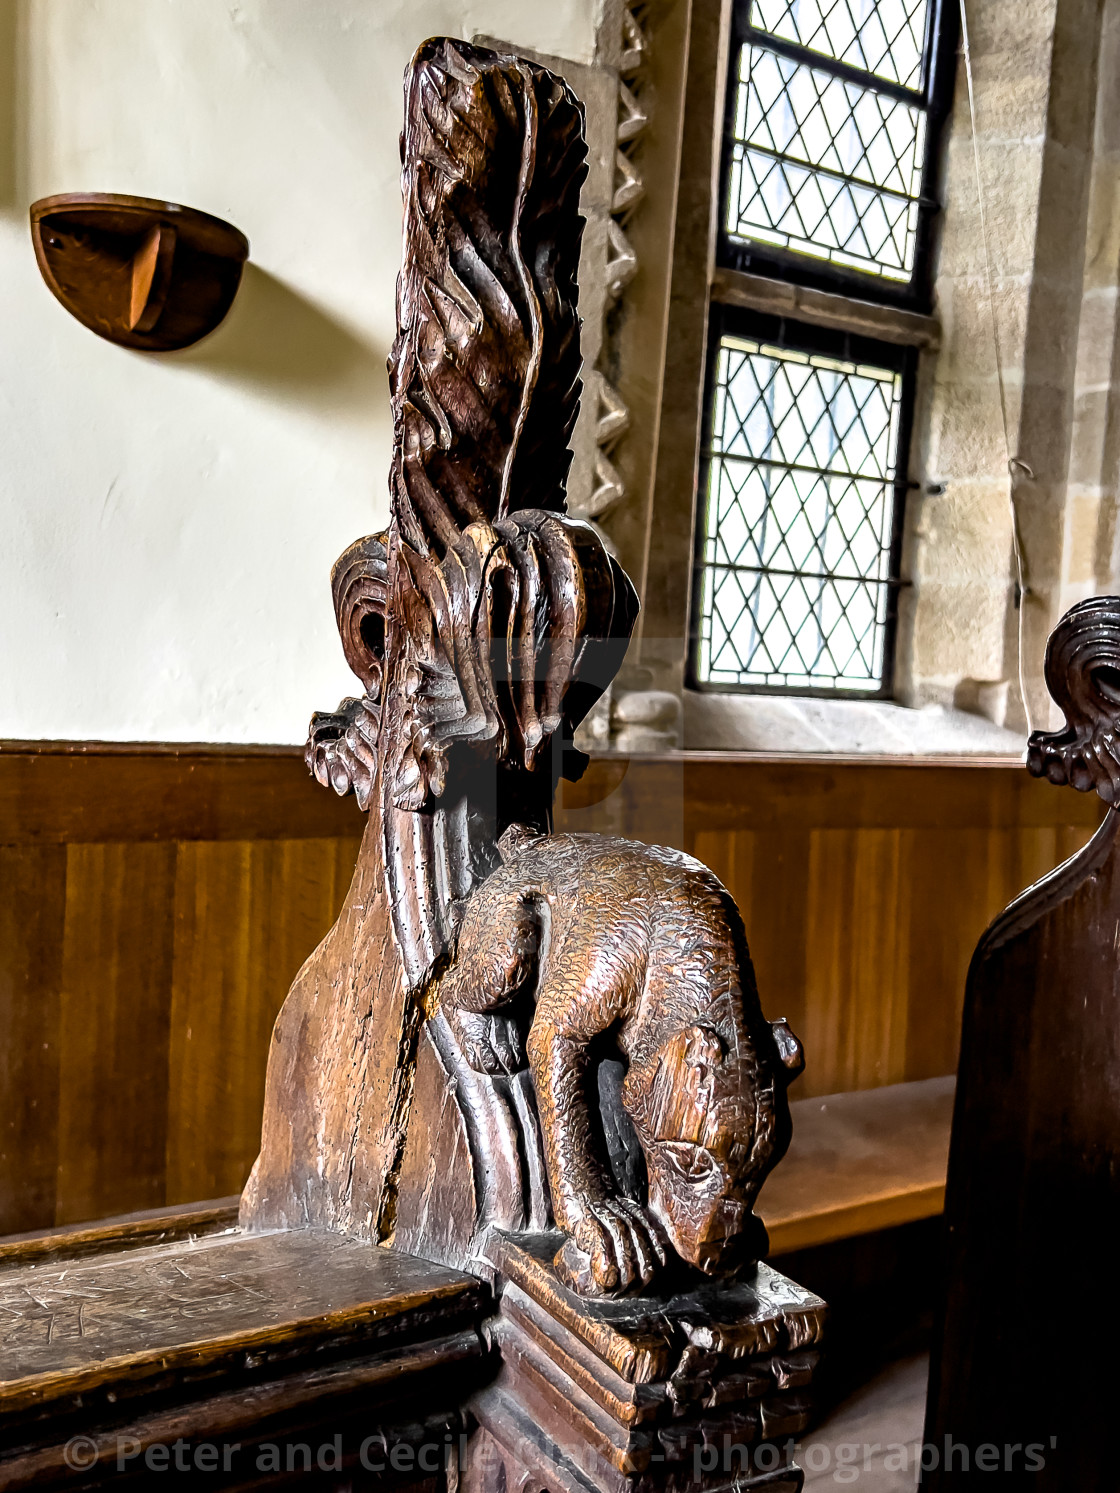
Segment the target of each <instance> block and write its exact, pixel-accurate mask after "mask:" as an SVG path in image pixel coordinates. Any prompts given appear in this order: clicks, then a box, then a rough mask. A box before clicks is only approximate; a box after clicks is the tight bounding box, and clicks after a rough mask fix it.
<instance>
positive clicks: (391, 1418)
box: [0, 1209, 487, 1493]
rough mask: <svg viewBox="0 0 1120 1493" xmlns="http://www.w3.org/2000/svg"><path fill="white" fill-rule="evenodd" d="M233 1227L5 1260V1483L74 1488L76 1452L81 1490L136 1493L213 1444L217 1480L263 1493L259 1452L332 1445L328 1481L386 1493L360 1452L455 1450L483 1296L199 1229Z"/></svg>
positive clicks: (442, 1274)
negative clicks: (72, 1449) (219, 1465)
mask: <svg viewBox="0 0 1120 1493" xmlns="http://www.w3.org/2000/svg"><path fill="white" fill-rule="evenodd" d="M223 1212H224V1214H225V1220H226V1221H227V1226H226V1229H225V1232H218V1233H211V1234H209V1235H208V1236H207V1235H203V1236H201V1237H200V1236H199V1235H195V1234H191V1235H190V1236H189V1237H187V1238H184V1239H179V1240H178V1241H177V1242H168V1243H163V1244H157V1243H155V1239H156V1237H157V1236H155V1235H150V1236H149V1238H148V1239H145V1238H144V1237H143V1236H142V1235H141V1234H139V1233H137V1232H136V1231H135V1226H134V1225H127V1224H126V1225H118V1226H117V1227H116V1228H115V1229H114V1230H102V1231H101V1235H102V1237H101V1241H100V1247H99V1250H98V1251H97V1252H94V1253H91V1247H92V1246H94V1244H95V1241H94V1239H93V1238H92V1236H91V1235H90V1234H89V1233H85V1234H82V1233H79V1234H75V1235H68V1236H67V1235H64V1236H61V1237H60V1238H59V1239H57V1240H56V1241H54V1245H55V1247H54V1248H53V1249H52V1250H51V1252H50V1254H44V1252H43V1245H44V1241H34V1242H31V1243H29V1244H26V1245H24V1246H22V1247H19V1248H13V1249H12V1250H11V1251H9V1255H8V1258H7V1259H6V1260H4V1261H2V1262H0V1263H3V1265H4V1267H5V1268H3V1269H2V1270H0V1322H3V1323H4V1326H3V1329H2V1333H3V1343H4V1353H3V1356H2V1359H0V1376H2V1377H0V1486H3V1487H4V1488H6V1489H8V1488H13V1489H14V1488H25V1487H36V1488H40V1487H44V1486H49V1487H54V1486H56V1485H58V1486H63V1487H65V1486H72V1485H73V1479H74V1464H73V1463H71V1462H70V1461H69V1458H68V1447H69V1446H70V1445H74V1444H77V1445H78V1447H79V1448H80V1451H81V1454H82V1456H83V1462H82V1467H83V1469H84V1470H85V1473H86V1476H87V1477H88V1478H89V1479H90V1484H86V1483H83V1486H87V1485H96V1486H101V1485H102V1482H106V1483H107V1482H113V1483H114V1485H116V1482H118V1481H119V1480H120V1474H121V1472H122V1470H123V1471H124V1472H125V1473H126V1474H130V1475H132V1476H133V1477H134V1479H135V1481H136V1484H137V1485H139V1486H145V1485H146V1484H145V1482H144V1479H145V1476H146V1474H147V1473H148V1472H149V1470H150V1469H154V1470H160V1462H159V1458H160V1457H162V1458H163V1462H162V1467H163V1469H164V1470H166V1469H167V1467H168V1462H169V1457H168V1453H169V1451H170V1453H171V1455H172V1457H175V1456H185V1458H186V1466H187V1467H190V1466H191V1465H192V1454H193V1450H194V1448H195V1447H196V1446H198V1445H199V1444H200V1443H202V1444H205V1443H207V1442H210V1443H215V1442H216V1443H217V1444H218V1447H219V1452H218V1455H219V1458H221V1459H222V1460H223V1461H224V1459H225V1455H226V1453H227V1452H228V1454H229V1456H230V1458H231V1459H233V1458H236V1460H231V1461H230V1462H228V1463H226V1468H227V1470H230V1468H232V1470H233V1471H235V1472H237V1473H240V1474H241V1477H240V1478H237V1479H235V1480H234V1481H235V1483H236V1485H237V1486H245V1485H251V1486H259V1478H258V1477H257V1476H254V1475H253V1474H254V1473H255V1472H259V1469H260V1467H261V1466H262V1465H263V1466H267V1465H268V1464H267V1463H261V1462H259V1461H258V1460H257V1448H258V1447H262V1446H264V1447H266V1446H267V1444H268V1442H269V1441H270V1440H271V1442H272V1444H274V1445H275V1444H279V1445H280V1446H281V1448H284V1447H285V1446H286V1445H290V1444H292V1443H294V1442H298V1441H307V1440H310V1442H311V1445H312V1446H313V1447H314V1446H317V1445H318V1444H320V1443H324V1444H329V1445H332V1446H333V1445H334V1444H335V1443H336V1440H337V1443H338V1446H339V1452H338V1456H339V1460H338V1461H337V1463H336V1466H335V1469H334V1470H335V1471H337V1472H339V1473H342V1472H345V1471H346V1470H347V1469H351V1470H356V1471H358V1472H359V1473H360V1474H361V1476H362V1478H363V1479H364V1480H363V1481H362V1483H361V1486H364V1487H365V1486H377V1485H378V1484H377V1481H376V1480H375V1479H374V1480H369V1479H366V1478H365V1471H364V1468H363V1466H362V1465H360V1448H361V1446H362V1445H363V1444H365V1445H367V1446H368V1445H371V1444H372V1445H376V1446H381V1445H382V1442H381V1441H380V1437H382V1436H384V1448H385V1457H384V1460H385V1464H386V1465H389V1464H388V1450H389V1448H390V1447H391V1446H392V1445H393V1444H394V1443H403V1444H404V1445H407V1446H410V1447H411V1448H412V1450H411V1452H410V1454H409V1455H410V1460H409V1462H408V1464H407V1465H408V1466H410V1467H413V1468H415V1467H416V1465H417V1464H416V1452H417V1449H418V1446H421V1445H428V1446H429V1447H431V1446H432V1445H433V1444H434V1445H435V1447H437V1448H438V1449H439V1450H440V1451H443V1450H445V1449H446V1447H447V1445H448V1444H449V1443H450V1444H453V1443H454V1438H455V1437H457V1436H458V1434H459V1433H460V1431H461V1429H462V1422H461V1416H460V1415H459V1412H458V1410H457V1402H458V1398H459V1395H460V1387H461V1382H462V1375H463V1373H464V1371H467V1372H469V1373H472V1374H473V1377H474V1378H475V1379H476V1380H477V1379H479V1378H484V1377H485V1368H484V1362H485V1355H486V1348H485V1344H484V1341H483V1338H482V1335H481V1333H480V1331H479V1324H480V1321H481V1318H482V1315H483V1313H484V1312H485V1311H486V1310H487V1295H486V1292H485V1289H484V1288H483V1287H481V1286H480V1285H479V1283H478V1282H477V1281H476V1280H474V1279H473V1278H471V1277H469V1276H463V1275H456V1274H454V1273H453V1272H450V1271H447V1270H444V1269H441V1268H440V1267H438V1266H434V1265H430V1264H428V1263H427V1262H424V1261H420V1260H414V1259H409V1258H407V1257H405V1256H403V1255H399V1254H395V1253H392V1252H390V1251H388V1250H382V1249H371V1248H369V1247H368V1246H363V1245H361V1244H357V1243H354V1242H352V1241H346V1240H343V1239H340V1238H338V1237H337V1236H325V1235H321V1234H316V1233H312V1232H310V1231H296V1232H292V1233H288V1234H277V1235H254V1236H249V1237H247V1236H245V1235H243V1234H241V1233H240V1232H239V1231H238V1230H237V1229H236V1228H235V1227H229V1226H228V1210H214V1209H211V1210H210V1211H209V1213H208V1214H202V1215H195V1217H194V1222H195V1223H197V1224H199V1225H200V1227H201V1228H202V1229H203V1230H205V1228H206V1227H213V1226H214V1225H215V1224H217V1223H218V1222H219V1215H220V1214H222V1213H223ZM151 1222H154V1220H149V1223H151ZM187 1222H188V1218H187V1216H186V1215H184V1216H181V1217H179V1218H175V1219H168V1220H166V1221H165V1226H166V1228H167V1229H168V1230H169V1231H170V1232H171V1233H174V1232H175V1231H177V1230H179V1229H181V1228H182V1227H183V1226H184V1225H185V1224H186V1223H187ZM67 1241H68V1242H67ZM67 1250H69V1253H68V1252H67ZM21 1254H22V1259H21V1258H20V1257H19V1256H20V1255H21ZM420 1406H422V1407H423V1408H419V1407H420ZM74 1436H77V1437H79V1438H80V1440H79V1441H78V1442H77V1443H73V1442H72V1441H70V1438H73V1437H74ZM371 1436H372V1437H373V1438H374V1441H373V1442H372V1443H370V1442H369V1441H367V1438H369V1437H371ZM176 1443H178V1445H179V1447H180V1448H181V1450H180V1452H179V1453H176V1452H175V1451H174V1446H175V1444H176ZM148 1447H154V1448H155V1449H156V1451H155V1460H153V1461H151V1462H146V1460H145V1453H146V1450H147V1448H148ZM160 1448H163V1450H162V1451H161V1450H160ZM239 1452H240V1455H239V1456H238V1453H239ZM283 1455H284V1453H283V1450H282V1451H281V1457H282V1458H283ZM122 1459H123V1463H124V1465H123V1469H122ZM194 1465H196V1466H197V1467H198V1468H199V1469H200V1470H203V1471H207V1470H212V1467H211V1468H209V1469H208V1468H206V1467H205V1465H204V1463H203V1462H202V1461H198V1462H197V1463H195V1464H194ZM284 1465H285V1463H284V1461H283V1460H281V1462H280V1463H279V1464H275V1463H274V1464H273V1466H278V1469H279V1470H280V1471H283V1469H284ZM367 1465H368V1464H367ZM395 1465H397V1464H394V1466H395ZM425 1465H429V1467H430V1463H429V1462H428V1457H425ZM435 1465H436V1467H437V1468H438V1466H439V1462H438V1461H437V1463H436V1464H435ZM298 1466H299V1464H298V1463H297V1467H298ZM242 1479H244V1481H242ZM223 1485H226V1484H223ZM268 1486H286V1483H285V1482H284V1479H283V1478H277V1479H269V1480H268ZM430 1493H435V1488H434V1487H433V1488H432V1489H431V1490H430Z"/></svg>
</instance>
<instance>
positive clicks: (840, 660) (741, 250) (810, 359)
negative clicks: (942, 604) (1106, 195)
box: [690, 0, 953, 697]
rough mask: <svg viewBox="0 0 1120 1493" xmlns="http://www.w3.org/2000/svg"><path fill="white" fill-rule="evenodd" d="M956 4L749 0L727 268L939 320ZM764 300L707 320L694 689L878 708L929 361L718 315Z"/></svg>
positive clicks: (723, 241) (737, 47)
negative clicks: (935, 286) (948, 8)
mask: <svg viewBox="0 0 1120 1493" xmlns="http://www.w3.org/2000/svg"><path fill="white" fill-rule="evenodd" d="M947 3H948V0H734V10H733V17H734V21H733V32H732V42H733V45H732V49H731V57H730V72H729V77H728V80H727V100H726V109H725V127H724V140H723V154H722V173H721V183H722V185H721V208H720V219H719V224H720V227H719V234H718V241H717V246H716V255H717V260H718V262H719V264H720V265H721V266H722V267H723V268H724V269H726V270H728V271H732V272H734V271H737V270H738V271H742V270H745V271H748V272H749V275H750V276H759V275H761V276H764V277H768V278H771V279H782V280H787V281H794V282H796V283H800V284H804V285H807V286H810V287H816V288H818V289H821V290H827V291H831V292H834V293H836V292H839V293H840V294H841V295H845V296H851V297H855V298H857V299H859V300H861V301H880V302H883V303H885V304H887V305H896V306H905V307H907V308H912V309H915V310H924V309H926V308H927V307H928V305H929V298H930V275H929V262H930V234H931V225H932V221H933V216H934V213H935V211H936V200H935V199H936V193H935V187H936V180H935V162H934V156H935V149H934V147H935V145H936V141H937V136H938V131H939V128H940V125H941V123H942V121H943V119H944V117H945V115H946V114H947V111H948V104H949V98H948V84H949V81H950V79H951V73H952V61H953V47H952V41H953V38H952V37H951V36H949V35H948V33H947V30H946V28H944V27H943V26H942V25H941V10H942V6H943V5H945V4H947ZM758 283H759V282H758V281H757V280H754V281H750V282H748V281H747V279H746V277H745V276H743V277H740V279H739V281H736V279H735V276H734V274H732V275H731V277H730V279H728V278H727V277H725V278H724V280H723V281H722V282H721V286H722V287H723V288H722V289H721V290H718V291H717V292H716V295H717V303H714V304H713V305H712V308H711V318H710V337H709V351H708V372H707V390H706V399H705V421H704V429H705V437H704V448H703V453H702V463H701V480H700V492H699V502H698V517H697V534H696V567H695V574H694V588H693V614H692V615H693V622H692V633H693V649H692V665H691V670H690V677H691V681H692V683H693V684H694V685H697V686H699V687H700V688H709V689H720V690H728V689H730V690H753V691H765V692H777V691H784V692H790V693H796V694H806V693H808V694H843V695H847V696H849V697H851V696H853V695H864V696H881V695H884V694H887V693H889V689H890V677H891V654H892V650H893V632H894V622H895V612H896V604H897V599H898V589H899V586H900V585H901V584H902V581H901V578H900V574H899V551H900V536H901V523H902V513H903V503H904V499H905V494H906V485H907V484H906V476H907V471H906V466H907V453H908V445H909V426H910V419H911V413H912V408H911V407H912V386H913V368H914V361H915V354H914V353H913V352H912V350H911V349H909V348H907V347H904V346H900V345H896V344H895V343H894V342H875V341H870V340H867V339H864V338H860V337H856V336H854V335H850V334H847V333H843V332H838V331H835V330H827V329H826V328H825V327H814V326H809V325H803V324H799V323H793V322H789V321H786V320H782V319H779V318H777V317H772V316H763V315H761V314H758V313H753V312H746V311H743V310H737V309H733V308H732V307H730V306H727V305H721V304H718V296H719V295H721V294H722V295H727V294H728V288H730V289H732V290H733V289H734V286H735V284H740V285H741V287H742V288H741V292H740V294H741V296H742V297H746V299H744V300H739V301H738V304H740V305H743V304H745V305H750V304H752V300H751V299H750V296H751V295H753V294H754V292H753V291H751V289H750V286H751V284H754V285H757V284H758ZM753 304H767V297H762V299H761V300H755V301H754V302H753ZM840 304H841V303H840V302H839V301H834V304H833V306H832V308H831V309H830V310H829V315H830V316H831V317H832V318H833V319H832V320H831V322H829V323H828V324H829V325H830V326H832V327H836V326H845V325H851V320H850V319H845V317H844V316H843V315H841V314H840V312H839V311H837V310H836V309H835V307H836V306H839V305H840ZM821 314H822V315H823V314H824V313H823V312H822V313H821ZM863 320H864V324H866V317H864V318H863Z"/></svg>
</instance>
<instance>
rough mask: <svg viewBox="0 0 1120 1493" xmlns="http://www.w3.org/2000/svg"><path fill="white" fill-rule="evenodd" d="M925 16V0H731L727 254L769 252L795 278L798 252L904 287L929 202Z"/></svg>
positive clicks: (930, 6) (932, 9)
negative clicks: (733, 1) (733, 21)
mask: <svg viewBox="0 0 1120 1493" xmlns="http://www.w3.org/2000/svg"><path fill="white" fill-rule="evenodd" d="M936 11H937V6H936V4H935V0H737V5H736V10H735V17H736V24H735V37H734V48H733V52H734V56H733V65H732V76H731V79H730V80H729V88H728V109H727V138H726V141H725V148H724V170H723V178H724V183H723V214H722V226H723V233H722V238H723V244H722V249H723V253H722V255H721V257H722V258H723V260H724V261H725V262H727V263H736V264H742V265H744V266H745V264H746V263H749V262H751V261H753V260H754V259H755V258H757V257H758V255H759V253H760V252H761V254H762V255H763V258H764V259H765V256H766V253H767V251H769V252H770V254H772V255H773V254H776V255H777V256H778V258H779V260H782V261H785V262H786V263H787V265H788V264H789V262H791V260H792V262H793V263H794V265H795V268H794V272H793V273H794V277H796V259H793V258H792V257H793V256H796V257H797V258H798V259H801V260H802V261H807V262H809V263H810V264H811V262H812V261H816V263H817V265H818V267H820V268H826V267H828V268H831V269H833V270H834V271H839V272H841V273H846V274H855V275H856V276H863V277H865V278H870V277H875V278H876V279H877V280H879V281H880V282H881V283H883V284H885V285H886V286H887V287H890V288H893V289H894V290H895V291H896V292H897V293H899V294H902V293H904V292H905V291H907V290H909V289H910V288H911V287H912V286H913V284H914V280H915V272H916V271H917V270H918V269H919V260H920V259H921V257H922V255H921V251H922V249H923V247H924V241H925V239H926V237H928V232H927V230H928V219H929V216H930V210H931V208H932V207H933V202H932V196H931V190H930V188H931V181H930V175H931V163H930V159H929V157H930V151H929V141H930V133H931V115H932V116H933V121H932V122H934V123H935V122H936V118H938V117H940V108H939V101H938V98H937V96H936V94H935V82H936V81H937V79H936V77H935V74H936V73H937V72H938V71H939V69H937V68H935V67H934V62H935V60H936V56H935V48H934V46H933V41H934V36H935V31H936V25H935V23H936V19H937V15H936ZM940 71H941V72H944V67H942V68H941V69H940ZM942 91H943V90H942ZM751 267H752V268H754V267H755V266H754V265H753V263H752V264H751ZM860 293H862V292H860Z"/></svg>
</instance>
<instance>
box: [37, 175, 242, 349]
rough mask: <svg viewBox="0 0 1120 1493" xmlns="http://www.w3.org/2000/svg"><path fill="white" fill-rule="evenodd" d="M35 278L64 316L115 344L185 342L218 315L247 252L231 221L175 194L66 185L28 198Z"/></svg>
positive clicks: (211, 325) (176, 344)
mask: <svg viewBox="0 0 1120 1493" xmlns="http://www.w3.org/2000/svg"><path fill="white" fill-rule="evenodd" d="M31 238H32V242H33V243H34V245H35V258H36V259H37V260H38V262H39V269H40V270H41V271H42V275H43V279H44V280H45V281H46V282H47V285H48V286H49V287H50V289H51V291H52V292H53V294H54V295H55V297H56V298H57V299H58V300H59V301H61V302H62V304H63V305H64V306H65V307H66V309H67V311H69V312H70V314H71V315H72V316H76V317H77V319H78V320H79V321H80V322H81V323H82V325H83V326H85V327H88V328H89V329H90V331H91V332H96V333H97V335H98V336H99V337H105V338H107V339H108V340H109V341H110V342H116V343H119V344H120V345H121V346H122V347H134V348H140V349H143V350H144V351H147V352H168V351H170V350H171V349H173V348H177V347H189V346H190V345H191V343H192V342H197V341H198V340H199V339H200V338H201V337H205V336H206V334H207V333H208V332H212V331H213V330H214V328H215V327H216V326H217V325H218V323H219V322H220V321H221V320H222V318H223V317H224V316H225V314H226V312H227V311H228V310H229V308H230V306H232V305H233V298H234V296H235V295H236V294H237V287H238V285H239V284H240V283H241V271H242V268H243V266H244V264H245V261H246V259H247V258H248V257H249V240H248V239H247V238H246V237H245V235H244V234H243V233H241V232H240V230H239V229H237V228H234V227H233V225H232V224H231V223H226V222H223V221H222V219H221V218H213V217H211V216H210V214H209V213H203V212H198V211H197V210H196V209H195V208H193V207H182V206H180V205H179V204H178V203H176V202H157V201H155V200H154V199H152V198H149V197H123V196H120V195H118V194H116V193H112V192H66V193H63V194H62V195H61V196H57V197H43V198H41V199H40V201H38V202H35V203H33V204H32V206H31Z"/></svg>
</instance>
